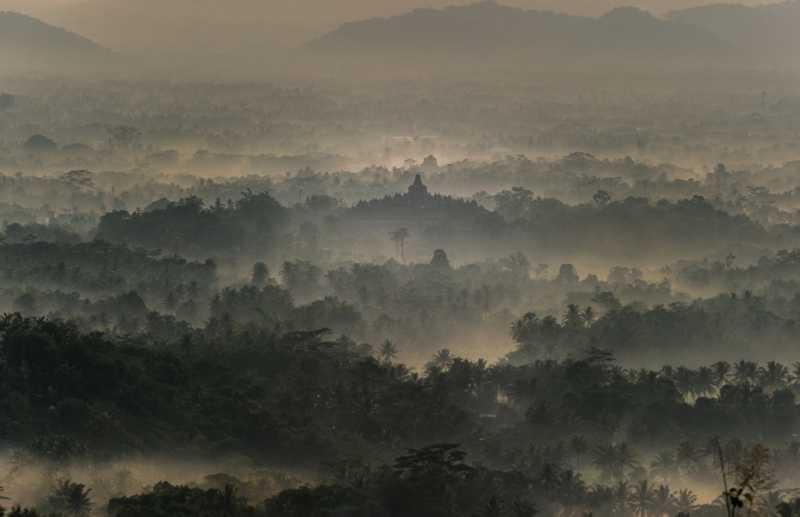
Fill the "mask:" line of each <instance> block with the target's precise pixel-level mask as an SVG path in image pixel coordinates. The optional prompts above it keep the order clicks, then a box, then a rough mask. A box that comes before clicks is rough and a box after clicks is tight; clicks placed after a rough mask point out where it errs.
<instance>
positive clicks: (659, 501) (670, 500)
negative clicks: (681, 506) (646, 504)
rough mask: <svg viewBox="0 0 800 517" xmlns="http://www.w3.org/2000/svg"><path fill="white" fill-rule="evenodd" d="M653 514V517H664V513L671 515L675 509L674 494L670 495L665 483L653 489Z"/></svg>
mask: <svg viewBox="0 0 800 517" xmlns="http://www.w3.org/2000/svg"><path fill="white" fill-rule="evenodd" d="M652 508H653V515H654V516H655V517H664V515H672V512H673V510H674V509H675V496H674V495H672V492H671V491H670V489H669V487H668V486H667V485H659V487H658V488H656V489H655V490H653V506H652Z"/></svg>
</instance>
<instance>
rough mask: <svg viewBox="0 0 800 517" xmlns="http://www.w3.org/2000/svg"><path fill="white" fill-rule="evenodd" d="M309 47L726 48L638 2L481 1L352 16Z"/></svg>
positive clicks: (667, 51)
mask: <svg viewBox="0 0 800 517" xmlns="http://www.w3.org/2000/svg"><path fill="white" fill-rule="evenodd" d="M310 47H311V48H312V49H315V50H318V51H319V50H325V51H364V50H367V49H368V50H370V51H382V52H385V51H400V52H426V53H427V52H431V51H446V52H453V51H456V52H493V53H497V52H504V53H505V52H520V51H521V52H524V53H562V54H587V53H589V54H594V53H602V52H608V53H611V52H613V53H618V54H632V55H641V54H648V55H653V54H658V55H681V54H684V53H689V52H692V53H696V52H697V51H701V52H719V51H721V50H722V49H723V48H724V45H723V43H722V42H721V41H720V39H719V38H717V37H716V36H714V35H713V34H712V33H710V32H708V31H706V30H703V29H700V28H698V27H696V26H692V25H687V24H683V23H679V22H677V21H672V20H665V19H660V18H656V17H654V16H652V15H650V14H649V13H647V12H645V11H642V10H640V9H636V8H619V9H615V10H613V11H611V12H610V13H608V14H606V15H605V16H602V17H599V18H589V17H582V16H569V15H562V14H555V13H551V12H546V11H534V10H525V9H519V8H514V7H506V6H503V5H500V4H497V3H495V2H481V3H478V4H472V5H468V6H463V7H448V8H445V9H418V10H415V11H412V12H410V13H408V14H404V15H401V16H395V17H390V18H374V19H370V20H365V21H361V22H354V23H348V24H345V25H342V26H341V27H339V28H338V29H337V30H335V31H333V32H330V33H328V34H326V35H324V36H323V37H321V38H319V39H317V40H316V41H314V42H312V43H311V44H310Z"/></svg>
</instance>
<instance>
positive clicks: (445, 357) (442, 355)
mask: <svg viewBox="0 0 800 517" xmlns="http://www.w3.org/2000/svg"><path fill="white" fill-rule="evenodd" d="M432 364H433V366H435V367H436V368H439V369H442V370H444V369H445V368H448V367H449V366H450V365H451V364H453V356H452V354H451V353H450V350H448V349H446V348H443V349H441V350H439V351H438V352H436V353H435V354H434V355H433V361H432Z"/></svg>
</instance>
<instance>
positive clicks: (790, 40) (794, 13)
mask: <svg viewBox="0 0 800 517" xmlns="http://www.w3.org/2000/svg"><path fill="white" fill-rule="evenodd" d="M669 18H670V19H671V20H674V21H676V22H680V23H684V24H688V25H692V26H694V27H696V28H698V29H700V30H704V31H707V32H710V33H712V34H714V35H715V36H716V37H718V38H719V39H721V40H723V41H725V42H727V43H728V44H730V45H731V46H733V47H734V48H736V49H737V51H739V52H740V53H744V54H745V55H746V56H748V57H750V56H752V57H757V58H759V59H760V60H766V61H776V60H777V61H786V60H791V61H792V62H796V60H797V53H798V51H800V30H798V27H800V2H797V1H790V2H782V3H776V4H769V5H762V6H758V7H747V6H743V5H734V4H720V5H711V6H706V7H696V8H693V9H685V10H681V11H675V12H673V13H670V15H669Z"/></svg>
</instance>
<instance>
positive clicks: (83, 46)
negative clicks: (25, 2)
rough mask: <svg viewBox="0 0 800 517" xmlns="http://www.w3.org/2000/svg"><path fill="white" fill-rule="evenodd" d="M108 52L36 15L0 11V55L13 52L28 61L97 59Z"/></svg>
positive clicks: (11, 54) (21, 59)
mask: <svg viewBox="0 0 800 517" xmlns="http://www.w3.org/2000/svg"><path fill="white" fill-rule="evenodd" d="M109 54H110V52H109V51H108V50H106V49H104V48H103V47H101V46H100V45H97V44H96V43H94V42H93V41H91V40H88V39H86V38H84V37H82V36H79V35H77V34H74V33H72V32H69V31H66V30H64V29H61V28H59V27H55V26H53V25H48V24H46V23H44V22H42V21H40V20H37V19H36V18H31V17H30V16H26V15H24V14H19V13H13V12H0V55H2V56H5V57H6V58H7V57H9V56H12V57H13V56H17V57H19V60H20V61H25V62H28V63H34V64H35V63H36V62H41V61H42V60H51V59H54V60H60V59H63V58H75V59H81V60H97V59H102V58H105V57H108V56H109Z"/></svg>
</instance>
